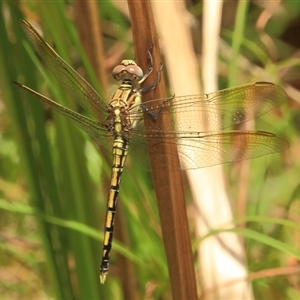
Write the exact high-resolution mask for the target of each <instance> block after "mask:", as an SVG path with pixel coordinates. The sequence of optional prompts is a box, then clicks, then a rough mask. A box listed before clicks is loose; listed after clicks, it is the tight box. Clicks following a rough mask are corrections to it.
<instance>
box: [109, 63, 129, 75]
mask: <svg viewBox="0 0 300 300" xmlns="http://www.w3.org/2000/svg"><path fill="white" fill-rule="evenodd" d="M125 70H126V68H125V66H124V65H117V66H116V67H114V69H113V70H112V75H113V76H114V77H115V76H118V75H119V74H120V73H121V72H123V71H125Z"/></svg>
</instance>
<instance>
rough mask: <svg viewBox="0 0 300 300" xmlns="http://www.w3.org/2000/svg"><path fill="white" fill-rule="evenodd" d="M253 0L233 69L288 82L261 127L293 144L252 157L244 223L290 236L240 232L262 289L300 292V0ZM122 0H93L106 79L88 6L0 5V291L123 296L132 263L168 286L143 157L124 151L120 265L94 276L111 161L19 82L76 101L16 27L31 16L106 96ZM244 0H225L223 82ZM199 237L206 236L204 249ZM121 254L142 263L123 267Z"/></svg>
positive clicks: (119, 44) (122, 27) (123, 21)
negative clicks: (87, 36)
mask: <svg viewBox="0 0 300 300" xmlns="http://www.w3.org/2000/svg"><path fill="white" fill-rule="evenodd" d="M257 3H258V2H253V3H252V2H250V4H249V7H248V11H247V13H246V14H245V15H244V16H243V17H244V21H245V22H246V26H245V33H244V40H243V42H242V47H241V49H240V53H239V55H240V57H241V58H242V59H244V60H242V61H241V63H240V68H239V70H238V74H237V75H236V78H235V80H234V81H236V82H237V84H246V83H248V82H253V79H255V80H261V78H266V77H268V78H269V81H273V82H276V83H278V84H280V85H282V86H283V87H284V88H286V91H287V93H288V95H289V100H288V102H287V103H286V104H284V105H283V106H282V107H280V108H278V109H276V110H274V111H272V112H270V113H268V114H267V115H265V116H263V118H261V119H260V120H258V121H257V127H258V128H259V129H260V130H265V131H270V132H273V133H276V134H278V135H280V136H283V137H285V138H286V139H287V140H289V142H290V145H291V147H290V149H289V150H287V151H286V152H284V153H280V154H275V155H272V156H269V157H267V158H266V157H264V158H260V159H256V160H253V161H251V168H250V170H249V178H250V179H249V181H248V182H247V191H248V192H247V203H246V205H247V208H246V211H247V216H246V217H245V218H244V219H243V220H239V222H240V221H242V222H243V223H244V224H246V226H247V228H249V229H252V230H255V231H257V232H258V233H260V234H263V235H265V237H266V238H267V237H272V238H273V239H275V240H278V241H281V242H282V243H283V244H282V245H283V246H278V245H275V244H273V245H272V246H270V245H268V243H264V242H263V241H260V240H259V238H258V237H255V236H254V237H253V236H252V237H250V236H246V234H244V237H245V240H244V243H245V247H246V249H247V261H248V267H249V271H250V279H251V280H252V284H253V290H254V295H255V298H257V299H299V298H300V281H299V275H298V276H297V273H298V274H299V268H300V266H299V261H298V259H297V258H296V257H299V256H300V254H299V247H300V245H299V241H300V236H299V235H300V230H299V229H300V227H299V224H300V222H299V212H300V209H299V175H298V174H299V171H300V164H299V161H300V144H299V126H300V114H299V99H300V94H299V91H298V89H299V87H300V81H299V78H300V77H299V74H300V73H299V67H300V52H299V46H300V39H299V38H298V32H299V30H300V5H299V3H297V2H294V1H285V2H283V3H281V4H280V5H279V6H278V7H277V9H276V10H274V11H268V10H266V9H265V8H264V7H263V6H262V5H258V4H257ZM119 4H120V3H119ZM122 4H123V5H117V4H115V5H114V4H113V2H102V1H100V2H96V5H97V8H98V12H97V13H98V15H99V18H100V19H101V26H102V28H101V33H100V32H99V35H100V34H101V35H102V39H103V48H104V53H105V60H103V61H102V68H103V70H104V74H105V75H104V76H106V78H107V80H108V82H109V83H108V86H106V84H105V80H104V82H103V83H102V86H101V84H100V83H99V81H98V80H97V75H96V74H97V71H95V70H93V68H92V67H91V63H90V62H89V60H88V59H87V55H86V54H85V51H84V50H83V49H84V48H85V47H84V44H83V42H81V41H80V39H79V35H78V31H80V27H82V26H84V22H85V20H86V19H87V18H89V14H88V12H86V13H85V14H83V12H82V11H81V9H82V7H80V5H79V4H78V3H76V2H63V1H56V2H46V1H40V2H12V1H2V2H1V4H0V11H1V16H2V18H0V36H1V43H0V79H1V81H0V91H1V94H0V97H1V98H0V213H1V218H0V223H1V232H0V237H1V243H0V249H1V250H0V251H1V255H0V294H1V298H2V299H19V298H20V299H51V298H53V299H99V298H101V297H102V298H103V299H122V297H123V293H124V290H126V287H124V286H122V284H121V278H122V276H123V275H122V273H123V268H124V269H125V268H126V269H127V268H128V269H129V271H128V272H129V273H128V274H131V276H133V277H134V279H135V284H136V286H135V288H132V290H134V292H135V293H136V299H170V287H169V278H168V271H167V266H166V259H165V254H164V250H163V244H162V241H161V234H160V225H159V218H158V213H157V208H156V202H155V196H154V192H153V189H152V184H151V174H150V173H147V172H144V171H143V170H141V169H140V168H137V167H136V162H135V161H134V159H130V158H129V159H128V161H127V166H126V169H125V172H124V175H123V179H122V186H121V193H120V201H119V207H118V217H117V224H116V228H117V232H116V240H115V241H114V244H113V251H112V259H111V260H112V262H111V269H110V273H109V275H108V280H107V282H106V284H105V285H104V286H99V282H98V280H99V279H98V268H99V263H100V259H101V253H102V250H101V247H102V230H101V229H102V228H103V220H104V216H105V206H106V197H107V191H108V185H109V183H108V180H107V178H108V176H109V172H110V162H109V161H108V160H107V159H105V157H106V156H105V154H104V153H103V152H102V150H99V148H98V146H97V145H96V144H95V143H94V142H93V141H92V140H91V139H90V138H89V137H88V136H87V135H86V134H84V133H83V132H82V131H80V130H79V129H77V128H75V126H73V124H70V122H68V121H67V120H65V119H64V118H63V117H61V116H59V115H58V114H56V113H54V112H52V111H51V110H49V108H47V107H44V106H43V105H42V104H41V103H40V102H39V101H37V100H36V99H34V97H32V96H31V95H28V94H27V93H24V92H22V91H20V90H18V89H17V88H16V87H15V86H13V84H12V82H13V81H18V82H21V83H24V84H26V85H27V86H29V87H31V88H32V89H34V90H36V91H39V92H40V93H42V94H45V95H47V96H49V97H50V98H52V99H55V100H56V101H58V102H60V103H63V104H65V105H66V106H68V107H70V108H72V109H75V110H77V111H80V108H78V107H76V106H75V103H74V102H72V99H70V98H68V95H67V94H66V92H65V90H64V87H63V86H59V83H57V82H56V81H55V80H53V78H52V77H51V76H50V75H49V74H47V73H46V72H45V71H44V70H43V68H42V67H41V64H40V63H39V61H38V59H37V58H36V56H35V55H34V51H33V50H32V47H31V45H29V42H28V39H27V38H26V37H25V34H24V33H23V32H22V30H21V27H20V24H19V19H20V18H24V19H26V20H28V21H29V22H30V23H31V24H32V25H33V26H34V27H35V28H37V29H40V30H41V31H42V32H43V37H44V39H45V40H46V41H47V42H48V43H49V44H51V45H54V47H55V49H56V51H57V52H58V53H59V55H60V56H62V57H63V58H64V59H65V60H66V61H67V62H69V63H70V64H71V65H72V66H73V67H74V68H75V69H76V70H77V71H78V72H79V73H80V74H82V75H83V76H84V77H85V78H87V80H88V81H89V82H90V83H92V85H93V86H94V87H95V89H96V90H98V91H99V92H100V94H101V95H103V96H104V97H105V96H106V95H111V92H112V91H113V90H114V88H115V86H116V83H115V82H114V81H113V80H112V79H111V76H110V72H111V70H112V68H113V67H114V66H115V65H116V64H117V63H119V61H120V60H121V59H123V58H133V57H134V53H133V46H132V42H131V35H130V20H129V17H128V14H127V13H126V12H125V11H124V10H123V9H124V7H125V8H126V3H125V2H123V3H122ZM187 7H188V9H189V11H190V13H191V16H193V18H194V19H195V20H198V21H199V22H196V24H197V25H196V26H194V27H193V30H192V34H193V39H194V44H195V49H196V50H195V51H197V54H199V55H201V53H200V50H199V49H200V47H201V34H200V32H201V18H202V13H203V12H202V3H201V2H187ZM236 8H237V3H235V2H228V3H227V2H225V4H224V13H223V19H222V31H221V37H222V46H221V47H220V61H219V70H220V73H219V82H220V89H221V88H226V87H227V86H228V77H229V78H232V76H233V74H230V72H234V71H233V70H231V68H230V57H229V56H228V54H227V53H228V51H229V50H230V47H231V45H232V44H233V41H232V37H233V36H234V28H235V27H234V24H235V13H236ZM80 12H82V14H81V16H80V18H79V17H78V16H79V15H80ZM266 19H267V21H264V20H266ZM264 22H265V23H264ZM78 28H79V29H78ZM81 40H82V39H81ZM167 46H170V47H172V46H176V45H167ZM197 49H198V50H197ZM250 66H251V67H250ZM258 67H259V68H258ZM166 68H167V66H166ZM200 72H201V65H199V73H200ZM166 76H167V74H166ZM199 82H200V77H199ZM103 85H104V87H103ZM173 92H175V93H176V91H172V92H171V93H173ZM80 112H81V111H80ZM238 168H239V164H232V165H226V166H225V172H226V182H227V186H228V193H229V195H230V198H231V199H232V201H233V202H232V207H233V211H234V213H235V214H236V216H238V213H237V207H238V203H237V202H238V201H239V199H238V195H239V188H240V185H239V184H240V178H239V177H238V176H237V174H238ZM185 183H186V184H187V182H186V181H185ZM187 199H188V200H187V201H188V202H187V209H188V214H189V215H191V216H192V215H193V210H194V207H193V203H192V200H191V199H190V194H189V193H187ZM192 223H193V219H192V217H191V224H192ZM191 228H193V226H191ZM191 234H192V235H193V232H192V233H191ZM241 234H242V235H243V233H241ZM117 240H118V241H119V242H117ZM196 246H199V245H195V249H196ZM200 247H201V244H200ZM121 253H122V255H123V256H125V257H127V258H128V259H130V261H131V262H133V264H131V265H130V266H129V267H128V266H127V265H126V264H127V260H124V258H123V256H120V255H119V254H121ZM195 265H196V266H197V264H195ZM130 268H131V269H130ZM262 270H268V272H265V273H263V272H262ZM272 270H273V272H272ZM196 271H197V269H196ZM259 271H260V273H258V272H259ZM130 272H131V273H130ZM126 274H127V273H126Z"/></svg>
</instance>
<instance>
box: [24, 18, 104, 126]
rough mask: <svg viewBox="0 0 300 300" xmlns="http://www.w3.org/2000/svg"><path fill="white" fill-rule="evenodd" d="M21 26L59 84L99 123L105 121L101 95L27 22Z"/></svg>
mask: <svg viewBox="0 0 300 300" xmlns="http://www.w3.org/2000/svg"><path fill="white" fill-rule="evenodd" d="M21 25H22V28H23V29H24V31H25V33H26V35H27V36H28V37H29V39H30V40H31V42H32V43H33V45H34V47H35V49H36V51H37V52H38V54H39V56H40V58H41V59H42V61H43V63H44V64H45V65H46V67H47V68H48V69H49V70H50V71H51V72H52V74H53V75H54V76H55V77H56V79H57V80H58V82H59V83H60V84H61V85H62V86H63V87H65V89H66V90H67V92H68V93H69V94H70V96H71V97H72V98H73V99H75V100H76V101H77V102H78V104H79V105H81V106H82V107H83V108H85V109H86V110H88V111H91V112H92V113H93V114H94V115H95V116H96V117H97V118H98V119H99V121H103V117H104V116H103V115H104V114H106V104H105V103H104V102H103V100H102V99H101V97H100V96H99V94H98V93H97V92H96V91H95V90H94V89H93V88H92V86H91V85H90V84H89V83H88V82H87V81H86V80H85V79H84V78H82V77H81V76H80V75H79V74H78V73H77V72H76V71H75V70H74V69H73V68H72V67H71V66H70V65H69V64H68V63H67V62H65V61H64V60H63V59H62V58H61V57H60V56H59V55H58V54H57V53H56V52H55V51H54V50H53V49H52V48H51V47H50V46H49V45H48V43H46V42H45V41H44V40H43V38H42V37H41V36H40V35H39V34H38V33H37V31H36V30H35V29H34V28H33V27H32V26H31V25H30V24H29V23H28V22H27V21H25V20H22V21H21Z"/></svg>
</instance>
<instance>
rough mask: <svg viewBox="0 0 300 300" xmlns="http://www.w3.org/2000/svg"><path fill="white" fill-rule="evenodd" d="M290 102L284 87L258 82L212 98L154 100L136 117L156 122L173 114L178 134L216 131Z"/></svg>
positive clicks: (195, 97)
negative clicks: (179, 132)
mask: <svg viewBox="0 0 300 300" xmlns="http://www.w3.org/2000/svg"><path fill="white" fill-rule="evenodd" d="M286 100H287V94H286V92H285V91H284V89H283V88H281V87H280V86H278V85H276V84H273V83H268V82H256V83H251V84H247V85H242V86H238V87H235V88H229V89H225V90H221V91H218V92H215V93H210V94H204V95H192V96H182V97H170V98H166V99H157V100H150V101H147V102H144V103H143V104H142V105H141V110H140V111H139V112H137V113H135V114H138V115H137V116H136V118H137V119H142V118H143V117H145V118H150V119H152V120H154V117H155V118H156V119H159V118H160V117H162V116H163V114H166V113H167V114H168V113H171V114H172V118H173V127H174V129H175V130H178V131H185V130H191V129H192V130H194V131H199V130H203V131H204V130H212V131H214V130H221V129H225V128H228V127H231V126H233V125H236V124H240V123H243V122H246V121H248V120H251V119H253V118H256V117H259V116H261V115H263V114H265V113H267V112H268V111H270V110H272V109H273V108H275V107H278V106H280V105H281V104H282V103H284V102H285V101H286ZM157 126H158V125H157V122H153V129H154V128H156V129H157V130H160V128H158V127H157ZM195 128H196V130H195ZM164 129H165V128H164ZM168 129H169V130H171V128H168Z"/></svg>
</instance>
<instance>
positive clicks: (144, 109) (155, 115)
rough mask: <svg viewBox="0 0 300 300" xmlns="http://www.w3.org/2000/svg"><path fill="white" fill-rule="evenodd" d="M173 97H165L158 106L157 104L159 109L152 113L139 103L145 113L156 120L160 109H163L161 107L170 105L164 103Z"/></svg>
mask: <svg viewBox="0 0 300 300" xmlns="http://www.w3.org/2000/svg"><path fill="white" fill-rule="evenodd" d="M174 97H175V95H173V96H171V97H169V98H166V99H165V100H164V101H163V103H162V104H161V105H160V106H157V107H159V109H158V112H156V113H154V112H153V111H152V110H150V109H149V108H148V107H147V106H146V105H144V104H143V103H141V104H140V108H141V110H142V111H143V112H145V113H147V114H148V115H149V116H150V117H151V118H152V119H153V120H157V118H158V117H159V116H160V114H161V111H162V110H163V108H164V107H166V106H170V105H166V104H165V103H166V102H169V101H171V100H173V99H174Z"/></svg>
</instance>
